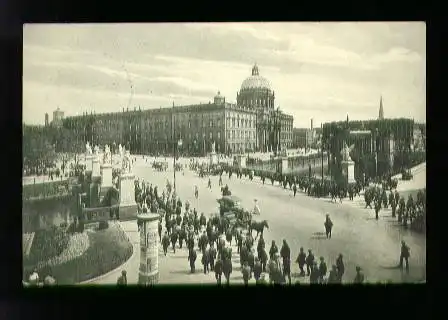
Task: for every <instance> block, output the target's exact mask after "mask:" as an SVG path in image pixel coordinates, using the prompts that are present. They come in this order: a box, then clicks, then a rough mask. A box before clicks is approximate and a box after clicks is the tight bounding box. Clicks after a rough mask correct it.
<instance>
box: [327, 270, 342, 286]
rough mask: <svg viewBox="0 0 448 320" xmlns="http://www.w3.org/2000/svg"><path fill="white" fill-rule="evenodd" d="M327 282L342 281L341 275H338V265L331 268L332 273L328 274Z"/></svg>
mask: <svg viewBox="0 0 448 320" xmlns="http://www.w3.org/2000/svg"><path fill="white" fill-rule="evenodd" d="M327 283H328V284H336V283H340V282H339V276H338V269H337V267H336V265H332V266H331V270H330V274H329V275H328V280H327Z"/></svg>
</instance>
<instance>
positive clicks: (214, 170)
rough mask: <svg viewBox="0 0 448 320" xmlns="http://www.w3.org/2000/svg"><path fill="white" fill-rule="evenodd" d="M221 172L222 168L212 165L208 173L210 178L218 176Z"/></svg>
mask: <svg viewBox="0 0 448 320" xmlns="http://www.w3.org/2000/svg"><path fill="white" fill-rule="evenodd" d="M221 172H222V167H221V165H219V164H213V165H211V166H210V168H209V173H210V174H211V175H212V176H217V175H220V174H221Z"/></svg>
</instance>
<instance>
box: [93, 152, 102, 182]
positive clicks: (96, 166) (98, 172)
mask: <svg viewBox="0 0 448 320" xmlns="http://www.w3.org/2000/svg"><path fill="white" fill-rule="evenodd" d="M96 177H101V170H100V160H99V159H98V157H94V158H93V159H92V179H93V178H96Z"/></svg>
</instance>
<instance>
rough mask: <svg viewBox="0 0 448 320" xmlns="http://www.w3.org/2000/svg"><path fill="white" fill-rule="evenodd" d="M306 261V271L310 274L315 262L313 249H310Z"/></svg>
mask: <svg viewBox="0 0 448 320" xmlns="http://www.w3.org/2000/svg"><path fill="white" fill-rule="evenodd" d="M305 262H306V273H307V275H308V276H309V275H310V273H311V267H312V266H313V264H314V262H315V261H314V254H313V252H312V251H311V249H308V256H307V257H306V260H305Z"/></svg>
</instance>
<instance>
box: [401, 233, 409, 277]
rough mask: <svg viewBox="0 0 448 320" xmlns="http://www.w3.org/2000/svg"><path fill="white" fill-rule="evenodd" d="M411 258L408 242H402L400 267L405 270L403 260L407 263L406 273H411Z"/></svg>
mask: <svg viewBox="0 0 448 320" xmlns="http://www.w3.org/2000/svg"><path fill="white" fill-rule="evenodd" d="M409 256H410V249H409V247H408V246H407V245H406V242H404V241H401V253H400V264H399V267H400V268H401V269H402V270H403V260H404V261H405V262H406V272H409Z"/></svg>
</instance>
